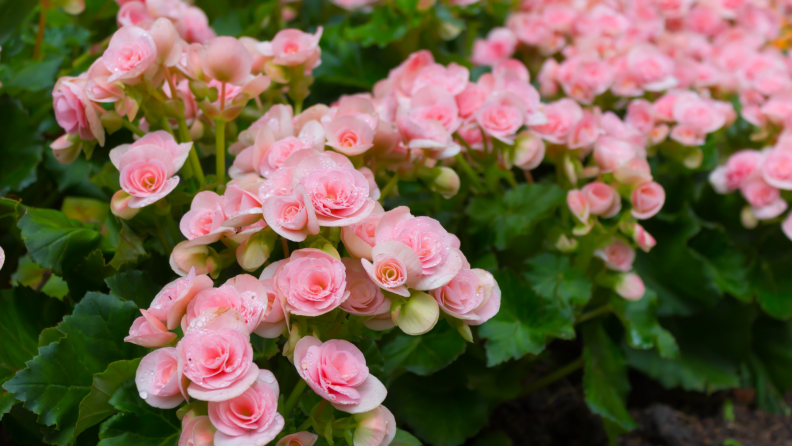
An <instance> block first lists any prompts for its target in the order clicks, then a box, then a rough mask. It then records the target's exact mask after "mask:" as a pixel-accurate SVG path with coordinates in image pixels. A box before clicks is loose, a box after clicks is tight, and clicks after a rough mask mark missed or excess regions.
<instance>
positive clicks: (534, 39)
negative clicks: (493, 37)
mask: <svg viewBox="0 0 792 446" xmlns="http://www.w3.org/2000/svg"><path fill="white" fill-rule="evenodd" d="M506 26H508V27H509V29H510V30H511V31H512V32H513V33H514V36H515V37H516V38H517V39H519V40H520V42H523V43H525V44H528V45H531V46H540V47H541V46H546V45H549V44H550V42H551V41H552V40H553V34H554V33H553V30H552V29H551V28H550V26H549V24H548V23H547V22H546V21H545V20H544V18H543V17H542V16H540V15H538V14H531V13H524V12H517V13H514V14H511V15H509V18H508V19H507V20H506Z"/></svg>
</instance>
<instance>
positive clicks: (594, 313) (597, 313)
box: [575, 304, 613, 324]
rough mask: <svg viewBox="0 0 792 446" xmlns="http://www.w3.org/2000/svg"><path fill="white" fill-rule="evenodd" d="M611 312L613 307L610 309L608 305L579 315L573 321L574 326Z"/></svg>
mask: <svg viewBox="0 0 792 446" xmlns="http://www.w3.org/2000/svg"><path fill="white" fill-rule="evenodd" d="M611 311H613V307H611V306H610V304H606V305H603V306H601V307H599V308H596V309H594V310H591V311H589V312H586V313H583V314H581V315H580V317H578V318H577V320H576V321H575V324H582V323H583V322H586V321H590V320H592V319H594V318H597V317H600V316H602V315H604V314H608V313H610V312H611Z"/></svg>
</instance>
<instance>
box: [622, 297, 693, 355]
mask: <svg viewBox="0 0 792 446" xmlns="http://www.w3.org/2000/svg"><path fill="white" fill-rule="evenodd" d="M610 302H611V307H612V308H613V312H614V313H615V314H616V316H618V317H619V319H621V321H622V324H624V329H625V330H626V332H627V333H626V339H627V342H628V343H629V344H630V347H633V348H639V349H650V348H653V347H656V348H657V351H658V353H660V356H661V357H663V358H676V357H678V356H679V347H678V346H677V344H676V340H674V336H673V335H672V334H671V333H669V332H668V330H666V329H665V328H663V327H662V326H660V323H659V322H658V321H657V316H656V314H655V313H656V311H657V295H656V294H655V293H654V291H652V290H647V291H646V293H645V294H644V296H643V297H642V298H641V299H639V300H637V301H629V300H626V299H623V298H621V297H620V296H617V295H615V294H614V295H612V296H611V300H610Z"/></svg>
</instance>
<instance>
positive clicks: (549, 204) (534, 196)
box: [465, 183, 565, 250]
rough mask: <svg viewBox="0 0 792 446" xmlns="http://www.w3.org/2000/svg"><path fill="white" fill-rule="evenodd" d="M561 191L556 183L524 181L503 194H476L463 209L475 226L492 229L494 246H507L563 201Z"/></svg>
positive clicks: (501, 248)
mask: <svg viewBox="0 0 792 446" xmlns="http://www.w3.org/2000/svg"><path fill="white" fill-rule="evenodd" d="M564 196H565V194H564V191H563V190H561V188H560V187H558V186H556V185H555V184H550V185H545V184H534V183H523V184H520V185H518V186H517V187H515V188H514V189H511V190H508V191H506V193H505V194H503V195H502V196H494V197H493V196H479V197H475V198H473V199H472V200H471V201H470V205H468V207H467V209H466V211H465V212H466V213H467V215H469V216H470V218H471V220H472V222H473V223H474V225H475V226H476V227H478V228H491V229H492V230H493V231H494V233H495V247H497V248H498V249H500V250H503V249H506V247H507V245H508V244H509V242H510V241H511V240H512V239H513V238H514V237H516V236H518V235H520V234H524V233H526V232H527V231H529V229H530V227H531V226H532V225H533V224H535V223H536V222H537V221H539V220H541V219H543V218H545V217H547V216H548V215H550V214H551V213H552V212H553V211H554V210H555V208H556V207H557V206H559V205H560V204H562V203H563V201H564Z"/></svg>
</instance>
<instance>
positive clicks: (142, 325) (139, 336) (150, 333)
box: [124, 309, 176, 348]
mask: <svg viewBox="0 0 792 446" xmlns="http://www.w3.org/2000/svg"><path fill="white" fill-rule="evenodd" d="M140 312H141V313H142V314H143V316H141V317H139V318H137V319H135V322H133V323H132V326H131V327H129V336H127V337H125V338H124V342H131V343H132V344H137V345H139V346H141V347H146V348H159V347H162V346H165V345H168V344H170V342H171V341H173V340H174V339H176V333H171V332H169V331H168V327H166V326H165V324H163V323H162V321H160V320H158V319H157V318H156V317H154V316H152V315H151V314H150V313H149V312H148V311H146V310H143V309H141V310H140Z"/></svg>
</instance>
